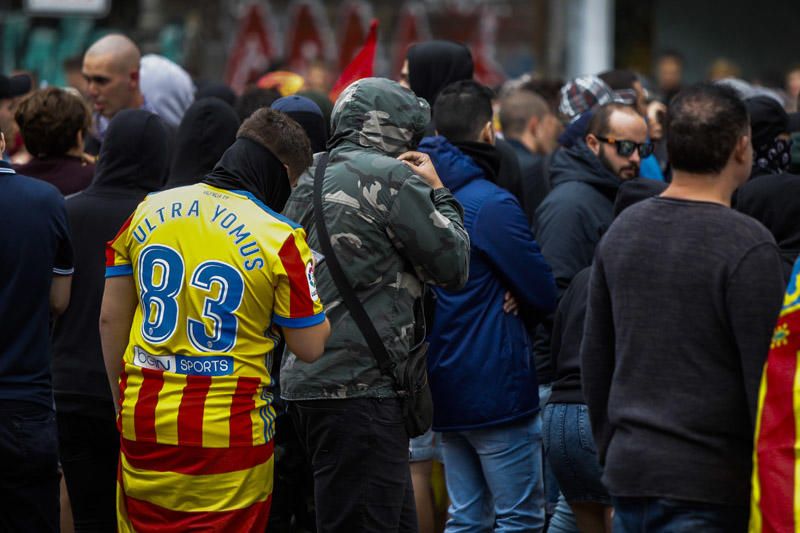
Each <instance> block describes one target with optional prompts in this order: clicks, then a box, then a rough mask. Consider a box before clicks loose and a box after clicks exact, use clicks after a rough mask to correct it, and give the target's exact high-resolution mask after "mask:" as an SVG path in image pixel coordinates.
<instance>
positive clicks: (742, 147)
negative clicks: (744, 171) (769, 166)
mask: <svg viewBox="0 0 800 533" xmlns="http://www.w3.org/2000/svg"><path fill="white" fill-rule="evenodd" d="M752 151H753V143H752V141H751V140H750V136H749V135H744V136H742V137H739V141H738V142H737V143H736V148H734V150H733V158H734V161H736V162H737V163H745V162H747V157H748V156H749V153H750V152H752Z"/></svg>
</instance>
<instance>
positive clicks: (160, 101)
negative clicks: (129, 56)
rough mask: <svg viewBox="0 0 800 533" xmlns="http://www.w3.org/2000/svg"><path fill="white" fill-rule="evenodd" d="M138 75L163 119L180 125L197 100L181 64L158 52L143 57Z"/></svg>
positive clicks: (145, 96)
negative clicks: (157, 53)
mask: <svg viewBox="0 0 800 533" xmlns="http://www.w3.org/2000/svg"><path fill="white" fill-rule="evenodd" d="M139 76H140V78H141V82H140V83H141V86H142V94H143V95H144V98H145V101H146V102H147V103H148V105H150V107H151V108H152V109H153V111H155V113H156V114H157V115H158V116H159V117H161V118H162V119H164V122H166V123H167V124H169V125H170V126H172V127H173V128H177V127H178V124H180V123H181V119H183V115H184V113H186V109H188V107H189V106H190V105H192V102H194V92H195V87H194V83H193V82H192V78H191V76H189V74H188V73H187V72H186V71H185V70H183V69H182V68H181V67H180V66H178V64H176V63H173V62H172V61H170V60H169V59H167V58H166V57H163V56H159V55H155V54H147V55H146V56H144V57H142V66H141V69H140V71H139Z"/></svg>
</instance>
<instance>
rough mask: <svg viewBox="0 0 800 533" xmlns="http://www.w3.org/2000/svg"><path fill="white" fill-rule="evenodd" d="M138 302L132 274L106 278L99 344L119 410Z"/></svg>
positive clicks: (101, 309)
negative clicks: (121, 384)
mask: <svg viewBox="0 0 800 533" xmlns="http://www.w3.org/2000/svg"><path fill="white" fill-rule="evenodd" d="M137 303H138V298H137V297H136V285H135V284H134V281H133V276H116V277H110V278H107V279H106V287H105V291H104V292H103V304H102V307H101V308H100V343H101V345H102V348H103V360H104V362H105V365H106V373H107V375H108V383H109V386H110V387H111V395H112V397H113V398H114V407H115V408H117V409H119V376H120V374H121V373H122V361H123V355H124V354H125V349H126V348H127V347H128V339H129V337H130V333H131V324H132V323H133V315H134V313H135V312H136V305H137Z"/></svg>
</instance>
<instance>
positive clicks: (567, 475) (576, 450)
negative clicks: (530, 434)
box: [543, 403, 611, 505]
mask: <svg viewBox="0 0 800 533" xmlns="http://www.w3.org/2000/svg"><path fill="white" fill-rule="evenodd" d="M543 432H544V450H545V455H546V456H547V460H548V462H549V463H550V466H551V467H552V468H553V472H554V473H555V475H556V479H558V486H559V487H560V488H561V493H562V494H564V497H565V498H566V500H567V501H568V502H592V503H599V504H602V505H611V496H609V494H608V491H607V490H606V488H605V486H603V483H602V481H601V477H602V470H601V468H600V463H599V462H598V459H597V449H596V447H595V445H594V438H593V437H592V428H591V425H590V423H589V411H588V409H587V407H586V405H585V404H582V403H550V404H547V406H545V408H544V427H543Z"/></svg>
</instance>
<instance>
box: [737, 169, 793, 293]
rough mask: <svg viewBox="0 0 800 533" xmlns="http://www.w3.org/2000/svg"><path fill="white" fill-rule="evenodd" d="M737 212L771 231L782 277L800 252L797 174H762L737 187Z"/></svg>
mask: <svg viewBox="0 0 800 533" xmlns="http://www.w3.org/2000/svg"><path fill="white" fill-rule="evenodd" d="M734 207H735V208H736V210H737V211H739V212H741V213H744V214H745V215H750V216H751V217H753V218H755V219H756V220H758V221H759V222H761V223H762V224H764V226H766V228H767V229H768V230H769V231H770V233H772V236H773V237H775V242H776V243H778V248H779V249H780V252H781V259H782V260H783V267H784V277H785V280H786V281H789V277H790V276H791V274H792V265H794V262H795V260H796V259H797V257H798V254H800V176H798V175H796V174H765V175H763V176H756V177H753V178H751V179H750V181H748V182H747V183H745V184H744V185H742V186H741V187H739V190H738V191H737V192H736V196H735V197H734Z"/></svg>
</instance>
